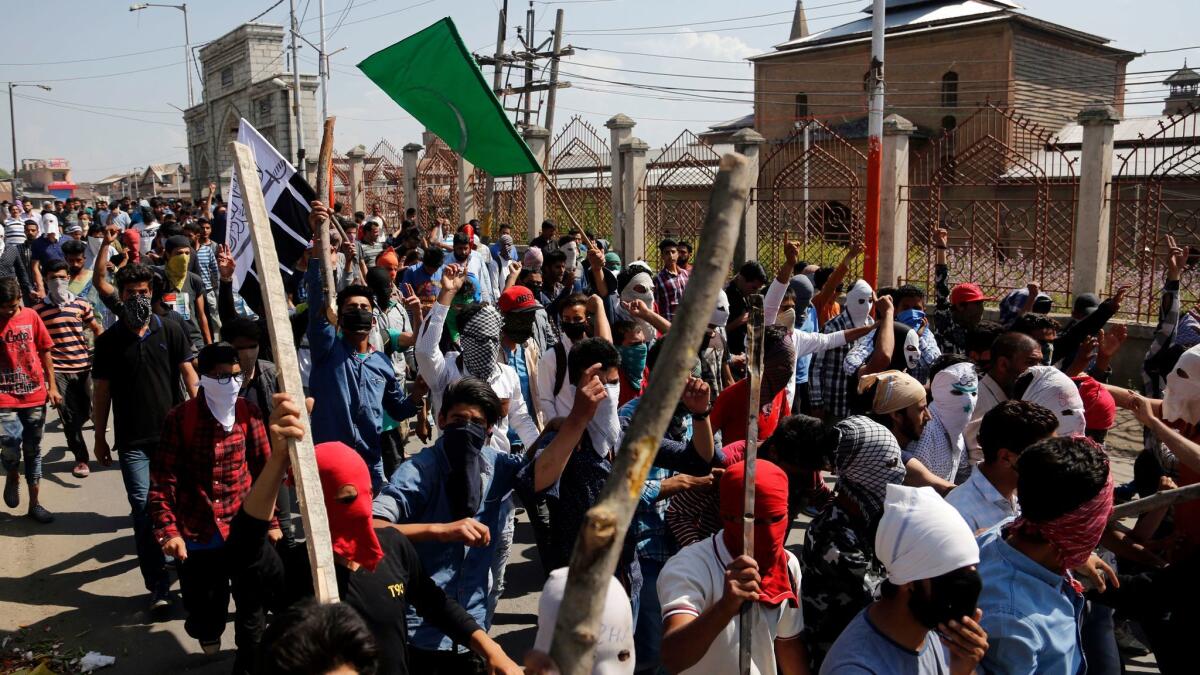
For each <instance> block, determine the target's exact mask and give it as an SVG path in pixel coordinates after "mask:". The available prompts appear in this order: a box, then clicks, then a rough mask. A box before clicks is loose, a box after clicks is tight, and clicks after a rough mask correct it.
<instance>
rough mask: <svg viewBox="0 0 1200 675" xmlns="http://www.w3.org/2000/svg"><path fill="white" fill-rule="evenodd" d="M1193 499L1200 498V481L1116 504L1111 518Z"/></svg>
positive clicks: (1131, 514) (1145, 511)
mask: <svg viewBox="0 0 1200 675" xmlns="http://www.w3.org/2000/svg"><path fill="white" fill-rule="evenodd" d="M1192 499H1200V483H1195V484H1193V485H1185V486H1183V487H1181V488H1175V489H1173V490H1162V491H1160V492H1156V493H1154V494H1152V495H1150V496H1149V497H1143V498H1142V499H1135V500H1133V501H1131V502H1125V503H1124V504H1121V505H1120V506H1114V507H1113V510H1112V515H1111V516H1109V520H1110V521H1112V520H1120V519H1122V518H1132V517H1134V516H1140V515H1142V514H1143V513H1148V512H1150V511H1154V510H1156V509H1161V508H1163V507H1166V506H1172V505H1174V504H1178V503H1179V502H1186V501H1190V500H1192Z"/></svg>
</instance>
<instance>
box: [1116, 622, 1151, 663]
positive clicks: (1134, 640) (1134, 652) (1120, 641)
mask: <svg viewBox="0 0 1200 675" xmlns="http://www.w3.org/2000/svg"><path fill="white" fill-rule="evenodd" d="M1113 633H1114V636H1115V637H1116V640H1117V649H1118V650H1119V651H1120V652H1121V653H1122V654H1127V655H1131V656H1146V655H1148V654H1149V653H1150V648H1149V647H1147V646H1146V645H1145V644H1143V643H1142V641H1141V640H1139V639H1138V637H1137V635H1134V633H1133V631H1132V630H1130V626H1129V622H1128V621H1126V622H1123V623H1119V624H1117V626H1116V628H1115V629H1114V631H1113Z"/></svg>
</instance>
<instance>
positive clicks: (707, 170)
mask: <svg viewBox="0 0 1200 675" xmlns="http://www.w3.org/2000/svg"><path fill="white" fill-rule="evenodd" d="M720 160H721V156H720V155H718V154H717V152H716V151H715V150H713V149H712V146H710V145H708V144H707V143H704V142H703V141H701V140H700V139H699V138H697V137H696V135H695V134H693V133H692V132H691V131H686V130H685V131H684V132H683V133H681V134H679V136H678V137H677V138H676V139H675V140H674V141H672V142H671V143H669V144H668V145H667V146H665V147H664V148H663V149H662V150H661V151H660V152H659V153H658V156H657V157H654V158H653V159H652V160H651V161H649V162H648V163H647V165H646V178H645V182H644V183H643V184H642V188H641V190H639V198H640V199H641V200H642V201H643V203H644V204H645V209H646V250H645V252H644V258H645V260H646V261H647V262H649V263H650V265H651V267H654V268H657V267H658V242H659V241H660V240H662V239H664V238H666V237H671V238H673V239H677V240H683V241H687V242H690V243H691V244H692V246H693V247H694V246H695V245H696V240H697V239H698V238H699V236H700V228H701V226H702V225H703V224H704V218H705V216H706V215H707V213H708V197H709V192H710V190H711V189H712V184H713V180H714V179H715V178H716V176H717V164H718V163H719V162H720Z"/></svg>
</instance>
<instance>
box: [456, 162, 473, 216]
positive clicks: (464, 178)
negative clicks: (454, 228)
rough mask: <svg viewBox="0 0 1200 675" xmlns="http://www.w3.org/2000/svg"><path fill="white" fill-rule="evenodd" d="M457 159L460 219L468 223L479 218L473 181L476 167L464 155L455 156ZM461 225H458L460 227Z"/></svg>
mask: <svg viewBox="0 0 1200 675" xmlns="http://www.w3.org/2000/svg"><path fill="white" fill-rule="evenodd" d="M455 158H456V159H457V160H458V214H459V218H458V219H459V220H461V221H462V222H463V223H466V222H468V221H470V220H472V219H474V218H478V217H479V213H478V211H477V210H476V208H475V188H474V181H472V180H471V174H472V173H473V172H474V171H475V165H474V164H472V163H470V162H468V161H467V160H466V159H464V158H463V156H462V155H455ZM461 224H462V223H458V225H461Z"/></svg>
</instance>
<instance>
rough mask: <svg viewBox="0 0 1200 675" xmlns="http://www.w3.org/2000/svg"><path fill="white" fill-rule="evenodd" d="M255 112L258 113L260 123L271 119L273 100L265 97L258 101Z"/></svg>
mask: <svg viewBox="0 0 1200 675" xmlns="http://www.w3.org/2000/svg"><path fill="white" fill-rule="evenodd" d="M255 110H257V112H258V121H259V122H264V121H266V120H269V119H270V118H271V112H272V100H271V97H270V96H264V97H262V98H260V99H258V101H257V105H256V106H255Z"/></svg>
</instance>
